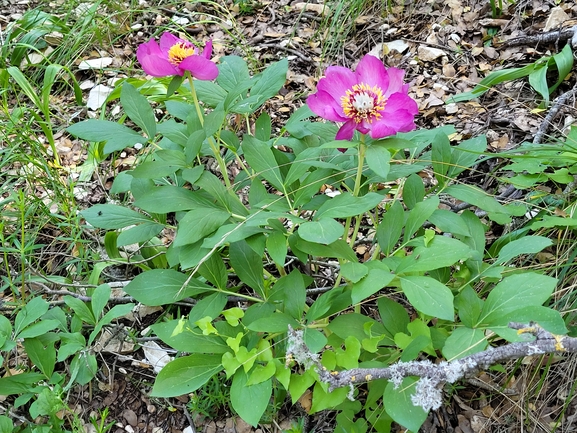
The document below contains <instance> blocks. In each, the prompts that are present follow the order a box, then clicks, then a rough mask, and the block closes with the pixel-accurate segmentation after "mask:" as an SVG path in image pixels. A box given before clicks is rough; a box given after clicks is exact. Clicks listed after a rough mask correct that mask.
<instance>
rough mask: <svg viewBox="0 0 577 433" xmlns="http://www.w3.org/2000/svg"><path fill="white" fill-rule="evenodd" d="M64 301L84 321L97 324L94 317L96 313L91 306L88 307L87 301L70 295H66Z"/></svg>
mask: <svg viewBox="0 0 577 433" xmlns="http://www.w3.org/2000/svg"><path fill="white" fill-rule="evenodd" d="M64 302H65V304H66V305H68V307H70V308H71V309H72V310H73V311H74V314H76V315H77V316H78V318H79V319H81V320H82V321H83V322H86V323H87V324H89V325H95V324H96V322H97V319H96V317H94V313H93V312H92V311H91V310H90V308H88V305H87V304H86V303H85V302H83V301H81V300H80V299H78V298H75V297H74V296H70V295H66V296H64Z"/></svg>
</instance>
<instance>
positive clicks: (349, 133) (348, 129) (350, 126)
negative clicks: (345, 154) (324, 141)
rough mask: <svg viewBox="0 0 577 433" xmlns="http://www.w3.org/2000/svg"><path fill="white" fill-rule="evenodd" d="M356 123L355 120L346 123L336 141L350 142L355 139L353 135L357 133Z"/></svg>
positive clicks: (338, 133)
mask: <svg viewBox="0 0 577 433" xmlns="http://www.w3.org/2000/svg"><path fill="white" fill-rule="evenodd" d="M356 125H357V124H356V123H355V121H354V120H352V119H351V120H349V121H348V122H346V123H345V124H344V125H343V126H341V128H340V129H339V132H337V135H336V136H335V140H350V139H352V138H353V134H354V133H355V127H356Z"/></svg>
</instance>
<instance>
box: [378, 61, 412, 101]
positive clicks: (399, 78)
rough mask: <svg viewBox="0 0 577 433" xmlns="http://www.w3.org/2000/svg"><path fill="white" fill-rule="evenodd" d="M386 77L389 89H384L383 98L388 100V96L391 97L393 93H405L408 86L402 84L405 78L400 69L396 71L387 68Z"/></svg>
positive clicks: (403, 72) (395, 69)
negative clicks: (387, 77)
mask: <svg viewBox="0 0 577 433" xmlns="http://www.w3.org/2000/svg"><path fill="white" fill-rule="evenodd" d="M387 75H388V76H389V87H388V88H387V89H386V92H385V93H384V96H385V97H386V98H388V97H389V95H392V94H393V93H396V92H403V93H407V90H408V88H409V85H408V84H406V85H404V84H403V78H404V76H405V71H403V70H402V69H398V68H389V69H387ZM383 90H385V89H383Z"/></svg>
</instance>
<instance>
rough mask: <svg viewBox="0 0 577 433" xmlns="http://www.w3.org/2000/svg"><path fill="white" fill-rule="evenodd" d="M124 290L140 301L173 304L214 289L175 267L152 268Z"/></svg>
mask: <svg viewBox="0 0 577 433" xmlns="http://www.w3.org/2000/svg"><path fill="white" fill-rule="evenodd" d="M187 282H188V284H187ZM124 290H125V291H126V293H128V294H129V295H130V296H133V297H134V298H135V299H136V300H138V302H142V303H143V304H145V305H149V306H156V305H165V304H172V303H174V302H177V301H180V300H181V299H184V298H186V297H188V296H196V295H198V294H201V293H205V292H208V291H211V290H213V289H212V288H211V287H210V286H207V285H206V284H204V283H201V282H200V281H199V280H197V279H196V278H190V277H188V276H187V275H186V274H183V273H181V272H178V271H175V270H173V269H152V270H150V271H146V272H143V273H142V274H139V275H137V276H136V277H134V279H133V280H132V281H131V282H130V283H128V285H127V286H126V287H125V289H124Z"/></svg>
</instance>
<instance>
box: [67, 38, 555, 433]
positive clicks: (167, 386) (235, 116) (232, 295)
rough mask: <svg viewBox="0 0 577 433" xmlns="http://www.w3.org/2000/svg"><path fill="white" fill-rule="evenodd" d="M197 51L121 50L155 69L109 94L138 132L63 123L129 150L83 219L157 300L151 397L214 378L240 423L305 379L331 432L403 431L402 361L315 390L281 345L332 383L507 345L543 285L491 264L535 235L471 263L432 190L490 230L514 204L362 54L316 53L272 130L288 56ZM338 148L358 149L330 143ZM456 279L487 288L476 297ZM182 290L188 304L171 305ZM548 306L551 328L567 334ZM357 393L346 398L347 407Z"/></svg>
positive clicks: (473, 142)
mask: <svg viewBox="0 0 577 433" xmlns="http://www.w3.org/2000/svg"><path fill="white" fill-rule="evenodd" d="M211 51H212V50H211V43H210V41H209V42H208V43H207V44H206V45H205V47H204V49H203V50H202V52H201V51H200V49H199V48H198V47H197V46H196V45H194V44H192V43H191V42H188V41H186V40H184V39H180V38H178V37H176V36H173V35H171V34H169V33H164V34H163V35H162V36H161V38H160V44H158V43H157V42H156V41H155V40H151V41H149V42H147V43H145V44H142V45H141V46H140V47H139V48H138V50H137V58H138V60H139V62H140V63H141V65H142V67H143V70H144V72H145V73H146V74H148V75H149V76H152V77H153V78H152V79H149V78H141V79H136V78H133V79H130V80H126V81H124V82H123V83H122V84H121V87H120V91H119V92H117V95H116V97H119V98H120V103H121V104H122V105H123V108H124V109H125V112H126V115H127V116H128V118H130V120H131V121H132V122H133V123H134V125H136V126H135V128H131V127H128V126H126V125H123V124H118V123H115V122H111V121H106V120H97V119H89V120H85V121H83V122H80V123H77V124H75V125H72V126H71V127H69V128H68V131H69V132H70V133H72V134H74V135H77V136H78V137H81V138H83V139H86V140H89V141H94V142H99V143H101V147H100V148H99V151H100V152H101V153H104V154H110V153H113V152H116V151H120V150H122V149H124V148H125V147H126V146H129V145H133V144H135V143H141V144H145V145H144V147H143V149H142V150H141V151H140V152H139V153H138V162H137V163H136V164H135V165H134V166H133V167H131V169H130V170H127V171H123V172H121V173H119V174H118V176H117V177H116V179H115V181H114V184H113V186H112V190H111V194H126V193H130V194H131V195H132V197H133V202H132V203H131V205H130V206H128V207H127V206H120V205H116V204H112V203H108V204H99V205H96V206H93V207H92V208H90V209H87V210H85V211H83V212H82V216H83V217H84V218H85V219H86V221H87V222H88V223H89V224H91V225H92V226H93V227H96V228H102V229H107V230H109V232H108V233H107V235H106V242H105V245H106V248H107V253H108V256H109V257H116V259H115V260H114V261H111V262H110V264H116V263H117V262H118V261H122V260H125V262H126V263H127V264H130V265H131V266H134V267H136V268H138V269H139V272H136V273H135V274H137V275H136V276H135V277H134V278H133V279H132V280H131V282H130V283H129V284H128V285H127V286H126V287H125V290H126V292H127V293H128V294H129V295H131V296H133V297H134V298H135V299H136V300H137V301H139V302H141V303H143V304H146V305H152V306H159V305H163V306H165V308H167V309H168V310H170V311H171V313H170V314H166V315H163V319H162V321H160V322H159V323H156V324H154V325H153V326H151V332H153V333H154V335H156V336H157V337H158V338H160V339H161V340H162V341H163V342H164V344H166V345H168V346H170V347H172V348H173V349H175V350H176V351H178V352H179V354H181V356H179V357H177V358H176V359H174V360H173V361H171V362H169V363H168V364H167V365H166V366H165V367H164V368H163V369H162V370H161V371H160V373H159V375H158V377H157V378H156V381H155V384H154V387H153V389H152V394H153V395H154V396H157V397H171V396H177V395H184V394H190V393H193V392H194V391H195V390H197V389H198V388H200V387H202V386H203V385H204V384H205V383H206V382H207V381H208V380H209V379H210V378H211V377H213V376H215V377H217V378H219V379H220V380H230V384H231V385H230V402H231V406H232V407H233V408H234V410H235V411H236V413H238V414H239V415H240V416H241V417H242V418H243V419H244V420H245V421H247V422H248V423H250V424H252V425H255V426H256V425H257V424H258V423H259V421H260V420H261V417H262V416H263V414H264V413H265V412H266V411H267V408H270V407H271V406H272V405H279V404H281V403H282V402H283V401H284V399H285V398H286V397H287V393H288V394H290V398H291V399H292V402H293V403H296V402H297V400H299V398H301V396H303V395H304V394H305V392H306V391H307V390H308V389H310V390H312V402H311V407H310V412H311V413H314V412H318V411H321V410H324V409H329V408H333V409H334V408H336V410H337V411H338V415H337V417H336V419H337V424H338V426H337V429H340V430H342V431H367V430H368V429H373V430H375V431H378V432H389V431H390V429H391V423H392V421H393V420H394V421H396V422H398V423H400V424H402V425H403V426H404V427H405V428H408V429H410V430H412V431H417V430H418V429H419V427H420V425H421V424H422V423H423V422H424V420H425V418H426V416H427V410H428V409H429V408H430V407H433V406H427V407H426V409H427V410H425V409H423V407H421V406H419V405H415V404H413V401H417V400H415V399H414V398H413V399H412V398H411V396H412V395H413V394H414V393H415V390H419V392H420V394H419V395H420V396H421V397H422V394H423V393H424V392H426V390H427V389H428V388H427V387H425V386H423V384H426V383H428V382H426V381H425V382H421V385H418V383H419V378H418V377H404V376H403V375H402V374H400V373H399V374H398V375H397V376H395V377H394V380H393V381H386V380H380V381H375V382H371V381H370V377H369V376H366V377H365V379H366V380H367V381H368V382H369V383H368V384H367V385H366V388H365V389H363V391H362V393H360V392H358V389H356V388H354V387H353V385H352V382H350V387H342V388H338V389H335V390H329V387H328V385H327V383H325V382H324V381H323V380H322V378H321V376H320V375H319V373H318V370H316V369H315V368H307V369H305V370H304V371H300V370H299V369H297V368H293V367H295V358H296V357H297V355H298V354H300V356H299V357H298V359H300V360H301V361H302V362H303V363H304V364H305V367H306V366H307V364H310V365H309V367H310V366H314V365H319V363H320V365H322V368H323V369H326V370H329V371H331V372H332V373H331V375H333V376H334V377H337V376H338V375H339V373H338V372H339V371H341V370H348V369H354V368H357V367H367V366H370V367H371V368H387V367H389V366H392V365H397V364H396V363H397V362H398V361H399V360H400V361H402V362H410V361H414V360H417V359H421V358H430V359H433V360H435V359H437V358H439V357H444V358H445V359H447V360H453V359H459V358H462V357H465V356H467V355H471V354H472V353H476V352H480V351H483V350H484V349H485V348H487V347H488V346H489V344H490V340H491V338H492V337H491V336H493V335H499V336H500V337H501V338H503V339H507V340H509V341H515V339H518V338H519V336H518V335H517V334H516V333H515V332H509V331H510V330H507V327H506V324H507V323H508V321H515V320H525V318H526V315H527V311H531V312H532V314H533V313H535V314H538V313H539V312H542V310H541V309H542V308H543V309H545V308H544V307H542V304H543V303H544V302H546V301H547V299H548V298H549V296H550V295H551V293H552V291H553V290H554V286H555V280H554V279H552V278H549V277H545V276H542V275H538V274H536V273H533V272H530V271H524V273H523V274H519V275H518V276H514V275H513V276H509V277H508V278H503V279H501V277H502V274H504V273H505V272H510V271H511V268H510V267H508V266H505V264H507V263H508V262H509V260H510V259H511V258H513V257H515V256H516V255H518V254H524V253H527V252H535V251H538V250H540V249H542V248H544V247H545V246H546V245H548V244H546V243H545V242H543V239H542V238H540V237H538V236H534V237H531V236H525V237H524V238H523V239H519V240H514V239H513V240H512V241H511V244H513V243H514V242H520V243H519V244H516V245H513V247H511V248H508V249H507V248H503V250H501V251H502V253H500V252H499V250H496V251H491V255H490V256H487V255H486V252H485V237H484V232H485V225H484V224H485V222H484V221H485V220H481V219H479V218H478V217H477V216H476V215H475V214H474V213H473V212H470V211H464V212H451V211H449V210H447V209H441V208H440V202H441V200H440V196H441V195H442V197H443V199H444V200H445V201H446V202H447V201H448V200H447V197H452V198H453V199H456V200H461V201H464V200H467V201H469V202H470V203H471V204H474V205H476V206H478V207H479V208H481V209H485V210H487V212H488V213H487V218H489V219H491V220H493V221H497V222H499V223H507V222H509V221H511V216H512V215H518V214H523V213H524V212H526V209H524V208H522V207H519V206H503V205H502V204H500V203H499V202H497V201H496V200H495V199H493V198H491V197H489V196H487V195H486V194H485V193H484V192H483V191H481V190H479V189H478V188H476V187H472V186H466V185H458V184H456V185H453V184H452V180H454V179H456V177H457V176H458V175H459V174H460V173H461V172H462V171H464V170H465V169H467V168H468V167H471V166H473V165H474V164H475V163H476V160H477V156H478V155H479V154H482V152H483V151H484V150H485V148H486V140H485V138H484V137H474V138H471V139H470V140H465V141H463V142H462V143H459V144H458V145H455V146H451V145H450V142H449V138H448V137H449V135H451V134H454V132H455V130H454V128H453V127H450V126H444V127H440V128H437V129H435V130H417V131H413V130H414V129H415V116H416V115H417V114H418V107H417V103H416V102H415V101H414V100H413V99H412V98H411V97H409V96H408V90H409V84H406V83H404V81H403V80H404V77H405V71H403V70H400V69H397V68H386V67H385V66H384V64H383V62H382V61H381V60H379V59H378V58H376V57H373V56H370V55H366V56H364V57H363V58H362V59H361V60H360V62H359V64H358V66H357V67H356V69H355V70H354V71H353V70H350V69H348V68H344V67H339V66H331V67H329V68H327V70H326V72H325V76H324V77H323V78H321V79H320V80H319V82H318V86H317V91H316V92H315V93H314V94H312V95H310V96H309V97H308V98H307V99H306V104H303V106H302V107H300V108H299V109H297V110H296V111H295V112H294V113H293V114H292V115H291V117H290V119H288V120H287V122H286V123H285V124H283V125H281V128H279V130H278V132H277V131H275V127H276V124H275V125H274V127H273V124H272V121H271V116H270V115H269V114H268V113H267V109H268V108H269V107H270V106H267V105H266V104H267V102H268V101H269V100H270V99H271V98H273V97H275V96H276V95H277V93H278V92H279V90H280V89H281V88H282V87H283V85H284V84H285V80H286V74H287V71H288V62H287V61H286V60H280V61H278V62H276V63H273V64H271V65H269V66H268V67H267V68H266V69H264V70H263V71H261V72H260V73H258V74H256V75H254V76H251V74H250V71H249V69H248V66H247V64H246V62H245V61H244V60H243V59H241V58H239V57H236V56H224V57H222V58H221V59H220V61H219V64H218V65H215V64H214V63H213V62H211V60H210V57H211ZM171 77H172V78H171ZM174 77H176V78H177V79H176V80H175V79H174ZM179 77H183V78H185V77H186V78H188V80H179V79H178V78H179ZM145 95H146V96H145ZM113 96H114V95H113ZM151 102H152V103H154V104H155V110H153V108H152V106H151ZM159 113H160V114H161V115H160V116H158V117H159V118H160V120H157V118H156V117H157V116H156V115H157V114H159ZM315 115H317V116H320V117H321V118H323V119H325V120H328V121H329V122H319V121H317V120H316V119H314V117H315ZM337 124H338V125H337ZM347 148H355V149H356V151H350V152H349V151H347V152H345V153H342V152H339V150H338V149H347ZM214 160H216V162H217V164H213V161H214ZM430 168H432V172H433V174H434V176H435V178H436V179H437V182H436V183H433V184H432V185H431V184H429V185H427V186H425V185H424V183H423V181H422V179H421V177H420V176H419V175H418V173H421V172H423V171H424V170H426V169H430ZM247 191H248V193H247ZM329 191H330V192H331V194H327V192H329ZM134 244H136V247H131V248H125V247H127V246H131V245H132V246H133V245H134ZM121 250H122V251H121ZM501 254H502V255H501ZM123 257H127V258H126V259H123ZM102 269H103V266H102V265H101V266H100V267H99V268H98V270H95V271H94V272H93V275H92V276H91V278H92V279H98V278H99V273H98V272H100V271H101V270H102ZM495 282H498V284H497V285H496V286H494V284H495ZM535 284H538V285H539V289H538V290H533V289H532V288H531V285H535ZM473 287H481V288H482V289H483V290H484V291H485V292H488V291H491V289H492V288H493V287H494V291H492V292H491V294H490V295H489V297H488V298H487V300H486V301H484V300H481V299H480V298H479V296H478V294H477V292H476V291H475V290H474V289H473ZM493 293H495V295H494V296H492V295H493ZM190 298H192V299H193V300H192V302H191V303H190V304H189V305H190V308H189V309H188V311H186V312H185V314H182V313H181V312H182V311H184V309H183V308H182V307H180V306H179V307H178V308H177V309H173V308H172V305H173V304H175V303H176V302H179V303H180V302H184V301H185V300H190ZM407 305H410V307H409V308H410V310H411V315H410V316H409V313H408V312H407V310H406V308H405V307H406V306H407ZM545 310H547V309H545ZM550 311H552V310H547V314H546V317H547V327H548V331H550V332H558V333H563V332H564V331H566V329H565V326H564V323H563V321H562V320H561V318H560V316H559V315H558V314H552V313H550ZM175 314H176V315H175ZM543 314H545V313H543ZM544 317H545V316H544ZM506 322H507V323H506ZM291 328H292V329H293V330H295V332H296V331H298V335H299V336H302V338H300V337H299V341H298V342H297V343H298V347H297V348H298V349H299V350H296V349H295V347H296V346H295V344H297V343H295V342H293V341H289V343H288V344H287V334H288V332H289V329H291ZM301 340H302V341H301ZM302 345H304V346H306V347H304V346H302ZM287 346H288V347H287ZM305 348H306V350H305ZM301 349H302V350H301ZM287 353H288V354H287ZM303 354H305V355H306V356H305V355H303ZM307 358H309V359H310V361H311V362H308V363H307ZM313 361H314V362H313ZM401 370H402V369H400V370H398V371H401ZM395 371H396V370H395ZM355 380H356V381H358V378H356V379H355ZM355 383H356V382H355ZM435 383H436V382H435ZM400 384H402V386H399V385H400ZM429 388H430V387H429ZM423 390H425V391H423ZM433 391H434V393H435V396H436V397H438V395H439V394H440V392H439V390H437V389H435V390H433ZM361 394H362V395H363V396H364V397H363V399H362V403H359V402H352V401H349V399H355V398H356V397H358V396H359V395H361ZM425 397H426V396H425ZM381 399H382V400H381ZM418 400H419V401H422V400H423V399H422V398H420V399H418ZM381 401H382V403H384V404H382V403H381ZM435 407H436V406H435ZM355 414H361V415H362V416H359V417H357V418H355Z"/></svg>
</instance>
